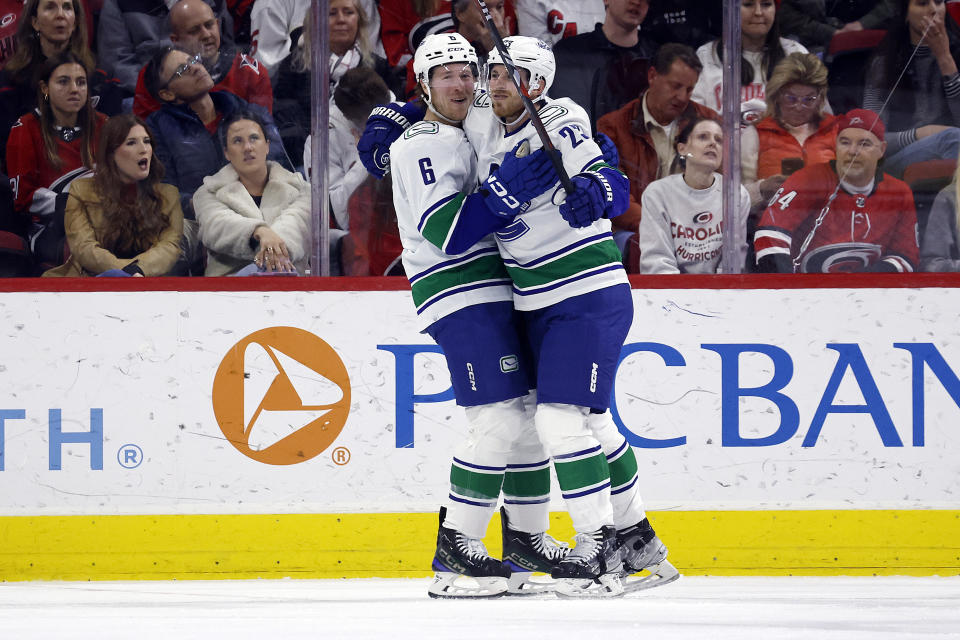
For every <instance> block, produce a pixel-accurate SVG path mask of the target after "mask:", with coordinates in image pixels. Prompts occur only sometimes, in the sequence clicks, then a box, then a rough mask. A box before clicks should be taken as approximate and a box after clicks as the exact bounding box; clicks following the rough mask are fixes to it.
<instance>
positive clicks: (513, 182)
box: [480, 141, 560, 217]
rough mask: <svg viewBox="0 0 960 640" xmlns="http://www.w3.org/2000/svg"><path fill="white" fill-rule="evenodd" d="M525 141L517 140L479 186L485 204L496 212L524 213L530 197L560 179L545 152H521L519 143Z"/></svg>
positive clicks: (533, 196)
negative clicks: (501, 162)
mask: <svg viewBox="0 0 960 640" xmlns="http://www.w3.org/2000/svg"><path fill="white" fill-rule="evenodd" d="M525 143H526V141H522V142H520V143H519V144H518V145H517V146H515V147H514V148H513V149H512V150H511V151H510V152H509V153H507V155H506V156H504V158H503V164H501V165H500V167H499V168H498V169H496V170H495V171H493V172H491V173H490V176H489V177H488V178H487V179H486V180H484V182H483V184H482V185H480V193H481V194H482V195H483V200H484V204H486V205H487V207H488V208H489V209H490V210H491V211H494V212H496V213H497V214H498V215H502V216H507V217H511V216H515V215H517V214H518V213H523V212H524V211H526V210H527V208H528V207H529V206H530V200H533V199H534V198H536V197H537V196H539V195H540V194H542V193H545V192H546V191H548V190H549V189H550V188H551V187H553V186H554V185H555V184H557V182H559V181H560V176H558V175H557V171H556V169H554V168H553V164H552V163H551V162H550V157H549V156H548V155H547V153H546V151H544V150H543V149H537V150H536V151H534V152H533V153H531V154H530V155H523V151H521V145H524V144H525ZM518 151H520V154H519V155H518Z"/></svg>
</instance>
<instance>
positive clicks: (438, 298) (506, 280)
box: [417, 278, 511, 315]
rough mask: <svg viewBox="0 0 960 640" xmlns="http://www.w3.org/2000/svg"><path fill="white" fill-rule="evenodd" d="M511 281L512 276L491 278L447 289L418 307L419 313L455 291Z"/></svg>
mask: <svg viewBox="0 0 960 640" xmlns="http://www.w3.org/2000/svg"><path fill="white" fill-rule="evenodd" d="M510 282H511V281H510V278H501V279H498V280H490V281H489V282H479V283H471V284H469V285H467V286H464V287H458V288H456V289H447V290H446V291H444V292H443V293H442V294H440V295H438V296H437V297H436V298H434V299H433V300H430V301H429V302H425V303H423V306H422V307H420V308H419V309H417V315H420V314H421V313H423V312H424V311H426V310H427V307H429V306H430V305H432V304H433V303H435V302H439V301H440V300H443V299H444V298H446V297H448V296H452V295H453V294H455V293H464V292H466V291H475V290H476V289H483V288H485V287H500V286H503V285H505V284H510Z"/></svg>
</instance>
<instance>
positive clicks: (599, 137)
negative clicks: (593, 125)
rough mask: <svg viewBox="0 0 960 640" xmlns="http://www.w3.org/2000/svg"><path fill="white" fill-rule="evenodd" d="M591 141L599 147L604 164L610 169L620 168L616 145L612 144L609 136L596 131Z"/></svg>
mask: <svg viewBox="0 0 960 640" xmlns="http://www.w3.org/2000/svg"><path fill="white" fill-rule="evenodd" d="M593 141H594V142H596V143H597V146H599V147H600V151H601V153H603V161H604V162H606V163H607V164H608V165H610V166H611V167H617V166H620V152H619V151H617V145H615V144H614V143H613V140H611V139H610V136H608V135H607V134H605V133H601V132H599V131H598V132H597V133H596V135H595V136H593Z"/></svg>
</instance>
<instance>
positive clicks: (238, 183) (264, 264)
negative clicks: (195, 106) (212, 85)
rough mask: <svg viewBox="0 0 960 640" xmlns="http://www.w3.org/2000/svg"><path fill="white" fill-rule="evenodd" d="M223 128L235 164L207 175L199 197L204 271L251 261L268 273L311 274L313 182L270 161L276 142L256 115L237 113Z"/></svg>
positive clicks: (223, 270)
mask: <svg viewBox="0 0 960 640" xmlns="http://www.w3.org/2000/svg"><path fill="white" fill-rule="evenodd" d="M220 130H221V138H222V140H221V142H222V145H223V153H224V155H225V156H226V157H227V159H228V160H229V164H227V165H226V166H225V167H223V168H222V169H220V171H218V172H217V173H215V174H214V175H212V176H207V177H206V178H205V179H204V181H203V185H202V186H201V187H200V188H199V189H197V191H196V193H194V195H193V202H194V209H195V210H196V212H197V219H198V221H199V222H200V239H201V240H202V241H203V244H204V246H206V247H207V268H206V271H205V273H204V275H208V276H224V275H231V274H235V273H237V272H239V271H241V270H242V269H244V267H250V265H251V264H255V265H256V268H257V269H259V270H260V271H265V272H290V273H294V272H296V273H301V274H302V273H305V272H306V269H307V258H308V255H309V250H310V187H309V185H307V183H306V182H305V181H304V179H303V178H302V177H301V176H300V174H298V173H291V172H290V171H287V170H286V169H284V168H283V167H281V166H280V165H279V164H277V163H276V162H268V161H267V155H268V152H269V150H270V142H269V140H268V139H267V136H266V134H265V133H264V123H263V121H262V120H261V119H260V118H259V117H258V116H257V115H256V114H255V113H253V112H244V111H236V112H234V113H233V114H231V115H230V116H228V117H227V118H225V119H224V121H223V126H222V127H221V129H220ZM248 270H249V271H252V270H253V269H252V268H250V269H248Z"/></svg>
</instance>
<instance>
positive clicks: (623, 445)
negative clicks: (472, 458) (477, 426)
mask: <svg viewBox="0 0 960 640" xmlns="http://www.w3.org/2000/svg"><path fill="white" fill-rule="evenodd" d="M626 448H627V441H626V440H624V441H623V444H622V445H620V446H619V447H618V448H617V450H616V451H614V452H613V453H611V454H610V455H608V456H607V460H613V459H614V458H616V457H617V456H618V455H620V454H621V453H623V450H624V449H626ZM454 460H456V458H454Z"/></svg>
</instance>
